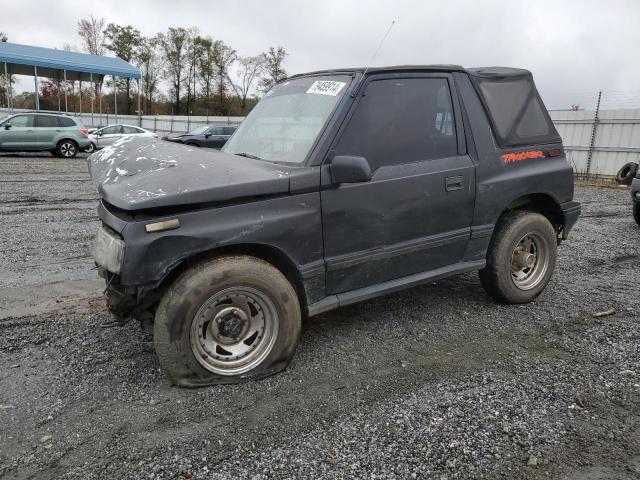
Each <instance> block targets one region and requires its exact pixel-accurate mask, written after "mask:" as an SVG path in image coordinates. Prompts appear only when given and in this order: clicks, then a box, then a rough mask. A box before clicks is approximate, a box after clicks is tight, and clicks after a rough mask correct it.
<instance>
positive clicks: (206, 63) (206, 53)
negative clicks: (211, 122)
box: [198, 37, 216, 116]
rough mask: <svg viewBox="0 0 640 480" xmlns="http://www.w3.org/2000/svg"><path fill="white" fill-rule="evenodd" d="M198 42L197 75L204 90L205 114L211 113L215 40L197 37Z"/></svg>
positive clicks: (214, 72) (214, 71)
mask: <svg viewBox="0 0 640 480" xmlns="http://www.w3.org/2000/svg"><path fill="white" fill-rule="evenodd" d="M198 43H199V44H200V47H201V48H202V53H201V55H200V58H199V65H198V77H199V78H200V83H201V84H202V88H203V90H204V92H203V93H204V102H205V109H206V112H207V116H208V115H209V114H210V113H211V112H210V110H211V107H212V105H211V94H212V93H213V87H214V80H215V74H216V67H215V62H214V58H215V56H216V50H215V46H214V45H215V42H214V41H213V39H212V38H211V37H199V38H198Z"/></svg>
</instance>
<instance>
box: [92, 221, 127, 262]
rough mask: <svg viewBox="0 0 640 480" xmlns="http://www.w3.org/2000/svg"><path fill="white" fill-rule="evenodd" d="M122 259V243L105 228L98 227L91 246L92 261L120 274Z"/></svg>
mask: <svg viewBox="0 0 640 480" xmlns="http://www.w3.org/2000/svg"><path fill="white" fill-rule="evenodd" d="M123 258H124V241H122V240H121V239H120V238H118V237H117V235H116V234H115V233H114V232H113V231H112V230H111V229H109V228H107V227H104V226H103V227H100V228H99V229H98V233H97V234H96V239H95V242H94V244H93V259H94V260H95V261H96V263H97V264H98V265H99V266H101V267H103V268H104V269H106V270H108V271H110V272H112V273H120V268H121V267H122V259H123Z"/></svg>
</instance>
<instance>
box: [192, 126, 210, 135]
mask: <svg viewBox="0 0 640 480" xmlns="http://www.w3.org/2000/svg"><path fill="white" fill-rule="evenodd" d="M208 128H209V126H208V125H205V126H204V127H198V128H195V129H193V130H191V131H190V132H189V133H188V135H202V134H203V133H204V132H205V131H206V130H207V129H208Z"/></svg>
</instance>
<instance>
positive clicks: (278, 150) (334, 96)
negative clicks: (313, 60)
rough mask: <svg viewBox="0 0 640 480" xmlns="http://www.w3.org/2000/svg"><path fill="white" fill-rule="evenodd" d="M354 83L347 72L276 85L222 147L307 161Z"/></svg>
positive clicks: (275, 158) (277, 159) (266, 157)
mask: <svg viewBox="0 0 640 480" xmlns="http://www.w3.org/2000/svg"><path fill="white" fill-rule="evenodd" d="M350 82H351V77H349V76H347V75H332V76H321V77H305V78H296V79H293V80H288V81H286V82H283V83H280V84H278V85H276V86H274V87H273V88H272V89H271V90H269V92H267V94H266V95H265V96H264V98H263V99H262V100H260V102H259V103H258V105H256V107H255V108H254V109H253V110H252V111H251V113H250V114H249V116H247V118H246V119H245V120H244V121H243V122H242V124H241V125H240V127H238V130H236V132H235V133H234V134H233V136H232V137H231V139H230V140H229V141H228V142H227V143H226V145H225V146H224V147H223V149H222V150H223V151H224V152H226V153H232V154H236V155H243V156H246V157H250V158H257V159H260V160H269V161H273V162H284V163H298V164H299V163H302V162H304V160H305V158H306V157H307V154H308V153H309V150H310V149H311V147H312V146H313V143H314V142H315V140H316V138H317V137H318V135H319V134H320V132H321V131H322V129H323V127H324V125H325V124H326V123H327V120H328V119H329V117H330V116H331V113H332V112H333V110H334V108H335V107H336V105H337V104H338V101H339V100H340V98H342V96H343V95H344V94H345V92H346V91H347V87H348V85H349V83H350Z"/></svg>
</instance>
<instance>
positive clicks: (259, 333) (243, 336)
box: [190, 286, 279, 375]
mask: <svg viewBox="0 0 640 480" xmlns="http://www.w3.org/2000/svg"><path fill="white" fill-rule="evenodd" d="M278 326H279V322H278V313H277V310H276V308H275V306H274V304H273V302H272V301H271V300H270V299H269V297H268V296H267V295H266V294H265V293H263V292H261V291H260V290H257V289H255V288H251V287H240V286H238V287H230V288H226V289H224V290H222V291H220V292H217V293H215V294H214V295H212V296H210V297H209V298H208V299H207V300H206V301H205V302H204V303H203V304H202V305H201V306H200V308H199V309H198V311H197V312H196V314H195V316H194V317H193V320H192V322H191V333H190V340H191V350H192V352H193V354H194V356H195V357H196V360H197V361H198V363H200V365H201V366H202V367H203V368H205V369H206V370H208V371H210V372H213V373H216V374H218V375H239V374H242V373H246V372H248V371H250V370H252V369H253V368H255V367H256V366H257V365H259V364H260V363H261V362H262V361H263V360H264V359H265V358H266V356H267V355H269V353H270V352H271V350H272V349H273V345H274V344H275V341H276V338H277V336H278Z"/></svg>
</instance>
